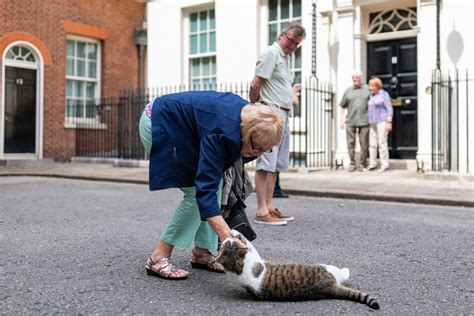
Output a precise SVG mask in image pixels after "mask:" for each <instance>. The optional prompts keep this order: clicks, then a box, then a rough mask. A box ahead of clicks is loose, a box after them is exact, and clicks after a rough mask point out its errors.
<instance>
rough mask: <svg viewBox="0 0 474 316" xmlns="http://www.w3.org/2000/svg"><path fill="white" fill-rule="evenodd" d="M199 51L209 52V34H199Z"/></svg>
mask: <svg viewBox="0 0 474 316" xmlns="http://www.w3.org/2000/svg"><path fill="white" fill-rule="evenodd" d="M199 52H200V53H207V34H201V35H199Z"/></svg>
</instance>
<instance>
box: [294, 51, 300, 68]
mask: <svg viewBox="0 0 474 316" xmlns="http://www.w3.org/2000/svg"><path fill="white" fill-rule="evenodd" d="M294 56H295V68H301V47H299V48H297V49H296V51H295V53H294Z"/></svg>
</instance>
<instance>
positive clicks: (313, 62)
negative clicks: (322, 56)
mask: <svg viewBox="0 0 474 316" xmlns="http://www.w3.org/2000/svg"><path fill="white" fill-rule="evenodd" d="M311 44H312V55H311V57H312V60H311V61H312V65H311V66H312V67H311V72H312V75H313V76H314V77H316V78H317V76H316V0H313V38H312V43H311Z"/></svg>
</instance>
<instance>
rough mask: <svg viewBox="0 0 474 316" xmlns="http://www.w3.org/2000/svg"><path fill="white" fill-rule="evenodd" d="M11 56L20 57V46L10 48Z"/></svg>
mask: <svg viewBox="0 0 474 316" xmlns="http://www.w3.org/2000/svg"><path fill="white" fill-rule="evenodd" d="M12 51H13V54H14V55H16V56H18V55H20V46H15V47H13V48H12Z"/></svg>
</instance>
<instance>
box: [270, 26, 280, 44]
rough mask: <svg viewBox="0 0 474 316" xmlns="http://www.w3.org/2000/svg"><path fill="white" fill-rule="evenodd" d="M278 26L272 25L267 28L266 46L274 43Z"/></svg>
mask: <svg viewBox="0 0 474 316" xmlns="http://www.w3.org/2000/svg"><path fill="white" fill-rule="evenodd" d="M277 28H278V25H277V24H272V25H269V26H268V44H272V43H273V42H274V41H276V40H277V36H278V30H277Z"/></svg>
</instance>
